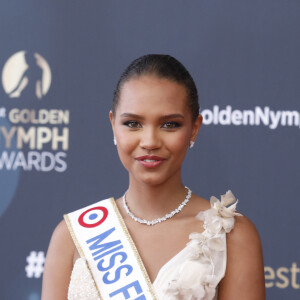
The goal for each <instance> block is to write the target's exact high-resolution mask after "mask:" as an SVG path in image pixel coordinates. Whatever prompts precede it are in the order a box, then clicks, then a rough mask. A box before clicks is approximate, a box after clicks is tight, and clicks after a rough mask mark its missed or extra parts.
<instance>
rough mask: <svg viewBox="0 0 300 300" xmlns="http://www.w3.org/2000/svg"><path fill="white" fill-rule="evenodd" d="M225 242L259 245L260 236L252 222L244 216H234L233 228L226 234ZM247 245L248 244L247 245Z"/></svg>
mask: <svg viewBox="0 0 300 300" xmlns="http://www.w3.org/2000/svg"><path fill="white" fill-rule="evenodd" d="M227 243H229V244H231V243H232V244H239V245H240V246H242V245H243V244H244V243H247V244H250V245H253V246H254V247H257V246H260V244H261V242H260V237H259V234H258V231H257V229H256V227H255V225H254V224H253V222H252V221H251V220H250V219H248V218H247V217H246V216H235V224H234V228H233V230H232V231H231V232H230V233H229V234H228V235H227ZM247 247H249V245H247Z"/></svg>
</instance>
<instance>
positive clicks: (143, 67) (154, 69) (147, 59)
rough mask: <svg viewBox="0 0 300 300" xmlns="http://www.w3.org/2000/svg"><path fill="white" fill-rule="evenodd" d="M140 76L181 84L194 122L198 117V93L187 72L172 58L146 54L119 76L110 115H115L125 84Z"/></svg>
mask: <svg viewBox="0 0 300 300" xmlns="http://www.w3.org/2000/svg"><path fill="white" fill-rule="evenodd" d="M142 75H154V76H157V77H159V78H166V79H169V80H172V81H174V82H177V83H179V84H182V85H183V86H184V87H185V88H186V91H187V96H188V105H189V108H190V111H191V113H192V119H193V121H195V120H196V119H197V117H198V115H199V103H198V92H197V88H196V85H195V82H194V80H193V78H192V76H191V75H190V73H189V72H188V70H187V69H186V68H185V67H184V66H183V65H182V64H181V63H180V62H179V61H178V60H177V59H175V58H174V57H172V56H170V55H163V54H148V55H144V56H141V57H139V58H137V59H135V60H134V61H133V62H132V63H131V64H130V65H129V66H128V67H127V68H126V70H125V71H124V72H123V74H122V75H121V77H120V79H119V81H118V84H117V87H116V89H115V91H114V98H113V103H112V113H113V115H115V112H116V108H117V106H118V103H119V100H120V93H121V89H122V86H123V84H124V83H125V82H127V81H129V80H130V79H132V78H137V77H139V76H142Z"/></svg>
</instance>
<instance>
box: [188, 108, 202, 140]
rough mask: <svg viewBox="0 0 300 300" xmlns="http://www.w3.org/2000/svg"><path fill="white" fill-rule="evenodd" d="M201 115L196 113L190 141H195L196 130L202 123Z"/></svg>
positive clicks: (197, 130)
mask: <svg viewBox="0 0 300 300" xmlns="http://www.w3.org/2000/svg"><path fill="white" fill-rule="evenodd" d="M202 119H203V118H202V115H200V114H199V115H198V117H197V119H196V121H195V122H194V124H193V130H192V137H191V140H192V141H195V140H196V138H197V135H198V132H199V129H200V127H201V125H202Z"/></svg>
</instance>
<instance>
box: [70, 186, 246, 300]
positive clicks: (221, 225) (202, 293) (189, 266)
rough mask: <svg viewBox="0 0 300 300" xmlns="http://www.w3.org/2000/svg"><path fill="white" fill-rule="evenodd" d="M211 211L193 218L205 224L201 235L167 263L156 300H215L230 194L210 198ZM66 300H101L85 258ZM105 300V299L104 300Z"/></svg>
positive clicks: (230, 221)
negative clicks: (219, 198) (218, 197)
mask: <svg viewBox="0 0 300 300" xmlns="http://www.w3.org/2000/svg"><path fill="white" fill-rule="evenodd" d="M210 202H211V208H210V209H208V210H206V211H203V212H200V213H199V214H198V215H197V216H196V217H197V218H198V219H199V220H202V221H204V223H203V224H204V225H203V227H204V231H203V232H202V233H197V232H195V233H191V234H190V236H189V238H190V242H189V243H187V245H186V247H185V248H184V249H183V250H181V251H180V252H179V253H178V254H177V255H175V256H174V257H173V258H172V259H171V260H169V261H168V262H167V263H166V264H165V265H164V266H163V267H162V268H161V269H160V271H159V272H158V275H157V277H156V279H155V281H154V282H153V284H152V285H153V289H154V292H155V296H156V299H157V300H216V299H217V297H218V295H217V294H218V284H219V282H220V281H221V279H222V278H223V277H224V274H225V270H226V257H227V253H226V233H229V232H230V231H231V230H232V229H233V226H234V216H236V215H240V214H238V213H237V212H236V210H235V209H236V204H237V201H236V199H235V197H234V195H233V194H232V193H231V191H228V192H227V193H226V194H225V195H222V196H221V201H220V200H218V199H217V198H215V197H211V200H210ZM68 299H69V300H100V298H99V295H98V292H97V289H96V287H95V283H94V280H93V278H92V276H91V274H90V271H89V269H88V266H87V264H86V261H85V259H84V258H79V259H77V260H76V262H75V264H74V267H73V271H72V275H71V280H70V285H69V292H68ZM105 300H106V299H105Z"/></svg>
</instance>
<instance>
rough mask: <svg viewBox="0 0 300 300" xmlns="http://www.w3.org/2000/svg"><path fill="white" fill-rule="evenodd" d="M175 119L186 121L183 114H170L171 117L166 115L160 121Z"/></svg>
mask: <svg viewBox="0 0 300 300" xmlns="http://www.w3.org/2000/svg"><path fill="white" fill-rule="evenodd" d="M173 118H181V119H184V116H183V115H182V114H170V115H164V116H161V117H160V119H173Z"/></svg>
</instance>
